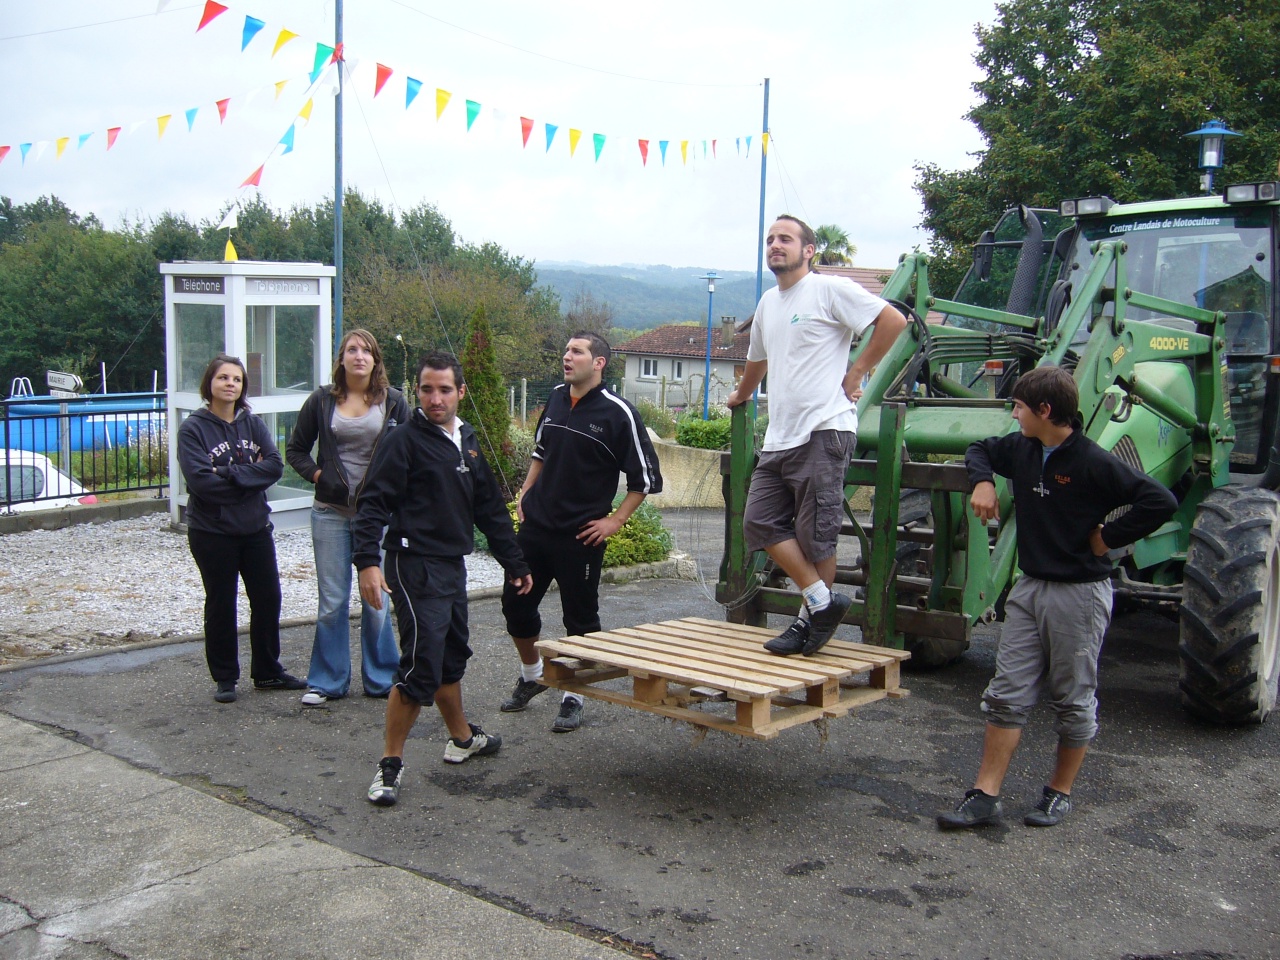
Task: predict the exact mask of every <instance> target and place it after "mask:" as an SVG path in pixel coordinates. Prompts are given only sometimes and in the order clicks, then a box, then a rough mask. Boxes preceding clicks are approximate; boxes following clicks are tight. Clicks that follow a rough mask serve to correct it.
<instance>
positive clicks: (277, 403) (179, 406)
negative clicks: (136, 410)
mask: <svg viewBox="0 0 1280 960" xmlns="http://www.w3.org/2000/svg"><path fill="white" fill-rule="evenodd" d="M160 273H161V274H162V275H163V276H164V327H165V356H166V365H167V376H168V396H169V416H168V426H169V437H170V443H169V478H170V491H171V493H170V497H169V515H170V519H171V520H172V522H173V523H174V524H175V525H177V524H180V523H182V521H183V517H184V512H185V510H186V504H187V490H186V483H185V481H184V480H183V478H182V471H181V469H180V468H179V467H178V450H177V436H178V427H179V425H180V424H181V423H182V421H183V420H184V419H185V418H186V417H187V416H189V415H190V414H191V413H192V411H194V410H198V409H199V408H200V407H201V406H203V405H204V401H203V400H202V399H201V397H200V378H201V376H202V375H203V374H204V370H205V367H206V366H208V364H209V361H210V360H212V359H213V358H214V356H216V355H217V354H219V353H228V354H230V355H231V356H233V357H239V358H240V359H241V360H243V361H244V365H245V368H246V369H247V370H248V372H249V405H250V407H251V408H252V409H253V412H254V413H256V414H257V415H258V416H260V417H261V418H262V419H263V420H264V421H265V422H266V424H267V428H268V429H269V430H270V431H271V435H272V436H273V437H274V438H275V442H276V446H277V447H279V448H280V453H281V456H283V455H284V447H285V443H286V442H287V441H288V439H289V434H290V433H291V432H292V430H293V425H294V423H296V422H297V419H298V411H299V410H301V409H302V404H303V402H304V401H305V400H306V399H307V395H308V394H310V393H311V391H312V390H314V389H315V388H316V387H317V386H319V385H320V384H322V383H325V382H327V381H328V378H329V373H330V371H331V368H332V353H333V336H332V324H333V305H332V286H333V277H334V268H333V267H329V266H325V265H323V264H319V263H266V262H262V261H249V260H239V261H231V262H210V261H179V262H176V263H162V264H160ZM313 490H314V488H313V487H312V486H311V484H309V483H307V482H306V481H304V480H303V479H302V478H301V477H299V476H298V475H297V474H296V473H295V472H294V471H293V470H292V469H291V468H290V467H289V466H288V464H286V465H285V469H284V477H282V478H281V480H280V482H279V483H277V484H276V485H275V486H273V487H272V488H271V489H270V490H268V491H267V500H268V502H269V503H270V505H271V512H272V522H273V523H274V524H275V526H276V527H277V528H278V529H282V530H287V529H291V528H295V527H302V526H306V525H307V523H308V522H309V511H310V508H311V502H312V499H313Z"/></svg>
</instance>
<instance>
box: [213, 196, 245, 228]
mask: <svg viewBox="0 0 1280 960" xmlns="http://www.w3.org/2000/svg"><path fill="white" fill-rule="evenodd" d="M238 226H240V208H239V207H237V206H236V205H235V204H234V203H233V204H232V205H231V209H230V210H228V211H227V215H226V216H225V217H223V218H222V222H221V223H220V224H218V225H217V226H216V227H214V228H213V229H215V230H230V229H231V228H232V227H238Z"/></svg>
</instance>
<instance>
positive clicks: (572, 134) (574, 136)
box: [569, 127, 582, 157]
mask: <svg viewBox="0 0 1280 960" xmlns="http://www.w3.org/2000/svg"><path fill="white" fill-rule="evenodd" d="M581 139H582V131H581V130H575V129H573V127H570V128H569V156H571V157H572V156H573V154H574V151H576V150H577V149H578V141H579V140H581Z"/></svg>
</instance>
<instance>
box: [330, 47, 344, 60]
mask: <svg viewBox="0 0 1280 960" xmlns="http://www.w3.org/2000/svg"><path fill="white" fill-rule="evenodd" d="M344 46H345V44H342V43H340V44H338V45H337V46H336V47H334V48H333V56H331V57H330V58H329V62H330V63H345V62H346V59H347V55H346V54H345V53H344V52H343V50H342V48H343V47H344Z"/></svg>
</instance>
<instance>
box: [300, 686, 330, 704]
mask: <svg viewBox="0 0 1280 960" xmlns="http://www.w3.org/2000/svg"><path fill="white" fill-rule="evenodd" d="M328 702H329V698H328V697H326V696H325V695H324V694H323V693H321V692H320V691H319V690H308V691H307V692H306V693H304V694H303V695H302V705H303V706H304V707H319V706H322V705H324V704H326V703H328Z"/></svg>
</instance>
